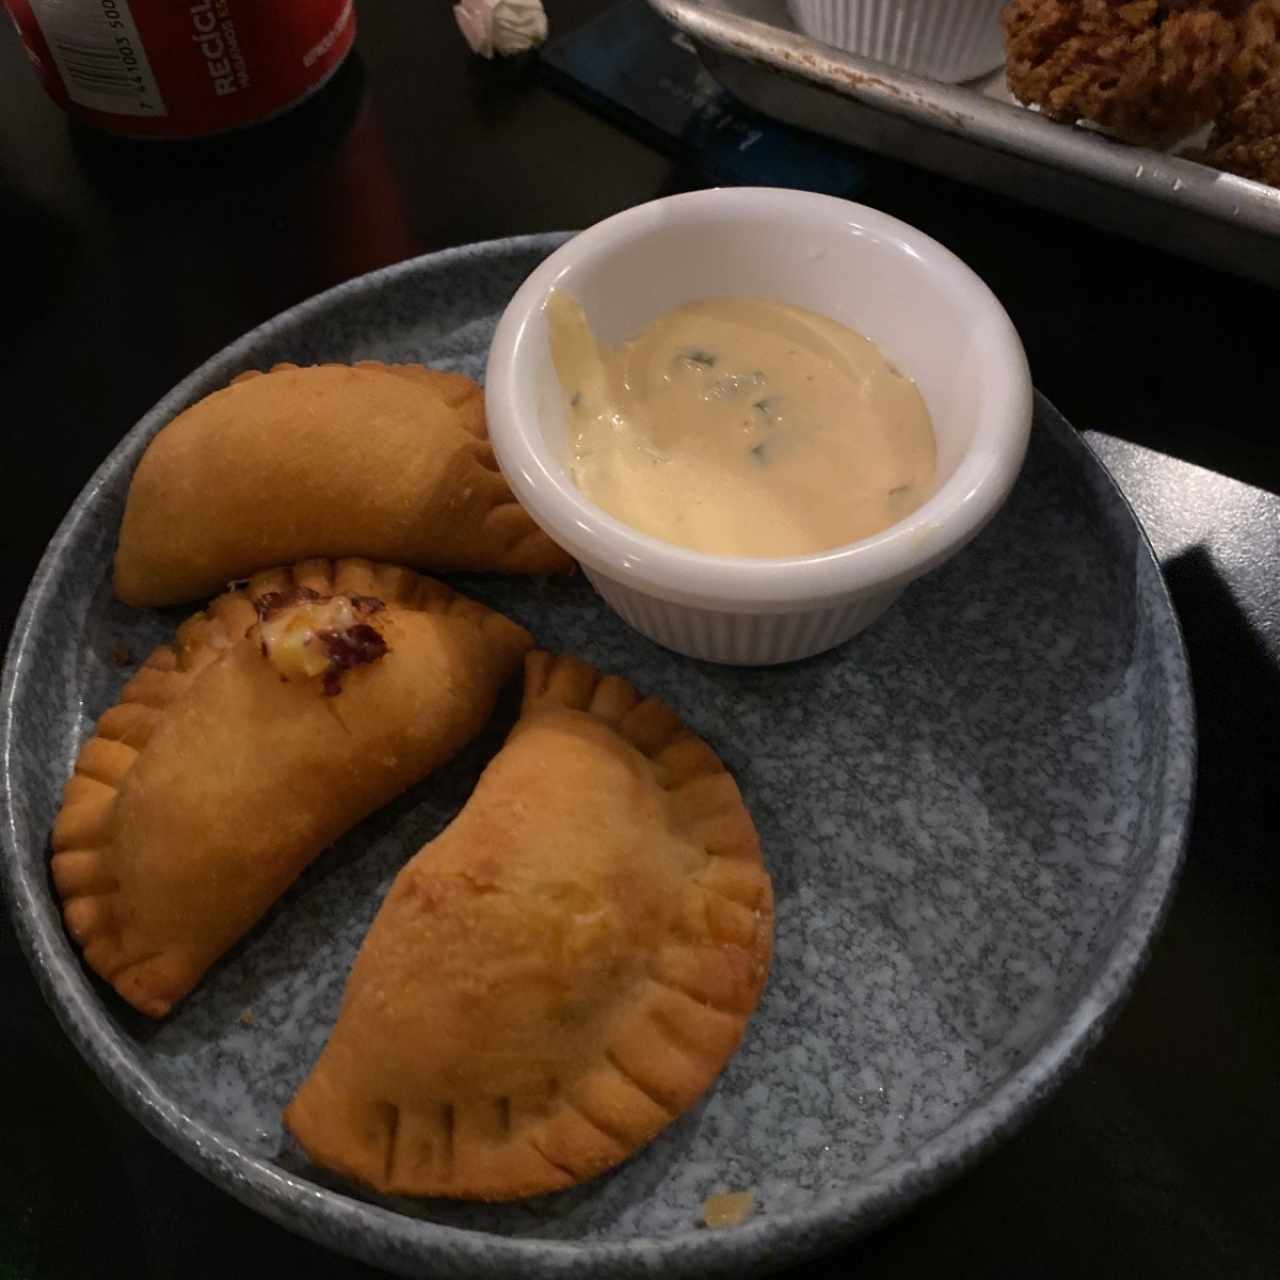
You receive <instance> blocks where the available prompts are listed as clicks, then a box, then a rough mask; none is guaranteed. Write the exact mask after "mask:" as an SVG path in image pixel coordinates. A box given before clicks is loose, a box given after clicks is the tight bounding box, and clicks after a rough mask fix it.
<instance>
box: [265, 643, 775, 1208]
mask: <svg viewBox="0 0 1280 1280" xmlns="http://www.w3.org/2000/svg"><path fill="white" fill-rule="evenodd" d="M525 682H526V687H525V700H524V709H523V714H522V716H521V719H520V720H519V721H518V722H517V724H516V726H515V728H514V729H513V730H512V733H511V736H510V738H509V739H508V741H507V744H506V746H505V747H504V748H503V749H502V751H501V752H499V754H498V755H497V756H496V757H495V758H494V760H493V761H492V763H491V764H490V765H489V767H488V769H487V770H486V771H485V773H484V774H483V776H482V777H481V779H480V781H479V783H478V785H477V787H476V790H475V793H474V794H473V796H472V797H471V799H470V800H469V801H468V803H467V804H466V806H465V807H464V808H463V810H462V812H461V813H460V814H459V815H458V817H457V818H456V819H455V820H454V822H453V823H452V825H451V826H449V827H448V828H447V829H446V830H445V831H444V832H443V833H442V834H441V835H440V836H438V837H437V838H436V839H435V840H433V841H432V842H431V843H430V844H428V845H427V846H426V847H425V848H424V849H423V850H422V851H421V852H420V853H418V854H417V855H416V857H414V858H413V860H412V861H411V862H409V863H408V864H407V865H406V866H405V868H404V869H403V870H402V871H401V872H400V874H399V876H398V877H397V878H396V880H395V883H394V884H393V885H392V887H391V889H390V891H389V893H388V894H387V898H386V900H385V902H384V903H383V905H382V907H381V909H380V910H379V913H378V915H377V917H376V918H375V920H374V922H373V925H372V926H371V928H370V930H369V934H368V937H367V938H366V939H365V942H364V945H363V946H362V948H361V950H360V953H359V954H358V956H357V957H356V961H355V965H354V967H353V969H352V973H351V977H350V980H349V982H348V985H347V991H346V995H345V997H344V1000H343V1005H342V1012H341V1014H340V1016H339V1019H338V1022H337V1025H336V1026H335V1027H334V1030H333V1033H332V1036H331V1037H330V1040H329V1042H328V1044H327V1045H326V1046H325V1049H324V1051H323V1053H322V1054H321V1056H320V1059H319V1061H318V1062H317V1063H316V1066H315V1068H314V1069H313V1071H312V1073H311V1075H310V1076H309V1078H308V1079H307V1080H306V1081H305V1083H304V1084H303V1085H302V1088H301V1089H300V1091H299V1092H298V1095H297V1097H296V1098H294V1100H293V1102H292V1103H290V1105H289V1107H288V1109H287V1110H286V1112H285V1123H286V1125H287V1126H288V1127H289V1129H290V1130H291V1131H292V1132H293V1134H294V1135H295V1136H296V1137H297V1139H298V1141H299V1142H300V1143H301V1144H302V1146H303V1148H304V1149H305V1150H306V1152H307V1153H308V1155H309V1156H310V1157H311V1158H312V1159H313V1160H314V1161H316V1163H318V1164H321V1165H325V1166H327V1167H329V1168H331V1169H334V1170H337V1171H338V1172H340V1173H343V1174H346V1175H347V1176H349V1177H352V1178H354V1179H357V1180H358V1181H360V1182H362V1183H365V1184H367V1185H368V1186H370V1187H373V1188H374V1189H376V1190H378V1191H381V1192H387V1193H393V1194H404V1195H421V1196H426V1195H432V1196H435V1195H439V1196H454V1197H462V1198H468V1199H486V1200H506V1199H514V1198H516V1197H520V1196H529V1195H534V1194H537V1193H540V1192H546V1191H554V1190H557V1189H559V1188H562V1187H568V1186H570V1185H572V1184H573V1183H577V1182H581V1181H584V1180H585V1179H587V1178H591V1177H594V1176H595V1175H596V1174H599V1173H601V1172H603V1171H604V1170H606V1169H608V1168H610V1167H611V1166H613V1165H616V1164H617V1163H618V1162H619V1161H621V1160H624V1159H625V1158H626V1157H627V1156H629V1155H630V1154H631V1153H632V1152H634V1151H635V1150H636V1149H637V1148H639V1147H641V1146H643V1145H644V1144H645V1143H647V1142H648V1141H649V1140H650V1139H652V1138H653V1137H654V1136H655V1135H656V1134H657V1133H658V1132H659V1131H660V1130H661V1129H663V1128H664V1127H665V1126H666V1125H668V1124H669V1123H670V1122H671V1121H672V1120H673V1119H675V1117H676V1116H678V1115H679V1114H680V1113H681V1112H683V1111H684V1110H686V1109H687V1108H688V1107H689V1106H691V1105H692V1104H693V1102H694V1101H695V1100H696V1099H697V1098H698V1096H699V1095H700V1094H702V1093H703V1091H704V1090H705V1089H706V1088H707V1087H708V1086H709V1085H710V1084H711V1082H712V1081H713V1080H714V1079H715V1077H716V1075H717V1074H718V1073H719V1071H720V1070H721V1069H722V1068H723V1066H724V1064H725V1063H726V1061H727V1060H728V1059H729V1057H730V1055H731V1054H732V1053H733V1052H734V1050H735V1049H736V1048H737V1046H738V1043H739V1041H740V1039H741V1037H742V1034H743V1030H744V1028H745V1026H746V1022H747V1018H748V1016H749V1015H750V1014H751V1012H752V1010H753V1009H754V1008H755V1006H756V1004H757V1002H758V1001H759V998H760V995H761V992H762V990H763V988H764V983H765V977H766V973H767V971H768V966H769V956H770V950H771V946H772V938H773V895H772V889H771V886H770V882H769V876H768V873H767V872H766V871H765V868H764V864H763V862H762V860H761V856H760V845H759V840H758V839H757V836H756V831H755V827H754V825H753V824H752V821H751V818H750V816H749V815H748V813H747V811H746V809H745V807H744V806H743V803H742V798H741V796H740V795H739V794H738V788H737V786H736V785H735V784H734V781H733V779H732V778H731V777H730V776H729V774H728V773H727V772H726V771H725V769H724V766H723V765H722V764H721V763H720V761H719V759H718V758H717V757H716V755H715V753H714V752H713V751H712V750H711V748H710V747H708V746H707V745H706V744H705V743H704V742H702V741H701V740H700V739H698V738H696V737H694V736H693V734H691V733H690V732H689V731H688V730H687V729H685V728H684V727H683V726H682V725H681V723H680V721H679V719H678V718H677V717H676V715H675V714H674V713H673V712H672V711H670V710H669V709H668V708H667V707H665V706H664V705H663V704H662V703H660V702H658V701H656V700H654V699H652V698H650V699H645V700H643V701H642V700H641V699H640V697H639V696H638V695H637V694H636V692H635V690H634V689H632V687H631V686H630V685H629V684H627V683H626V681H624V680H621V679H618V678H617V677H614V676H610V677H601V676H600V675H599V674H598V673H597V672H595V671H594V670H593V669H592V668H590V667H588V666H586V665H585V664H584V663H581V662H578V661H576V660H575V659H571V658H553V657H552V656H551V655H550V654H547V653H540V652H539V653H533V654H530V655H529V657H528V658H527V659H526V662H525Z"/></svg>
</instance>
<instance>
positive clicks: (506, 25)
mask: <svg viewBox="0 0 1280 1280" xmlns="http://www.w3.org/2000/svg"><path fill="white" fill-rule="evenodd" d="M453 16H454V17H455V18H456V19H457V20H458V28H459V30H461V32H462V34H463V35H464V36H465V37H466V40H467V43H468V44H469V45H470V46H471V47H472V49H474V50H475V52H476V53H478V54H479V55H480V56H481V57H482V58H492V57H493V55H494V54H495V53H498V54H503V55H506V54H512V53H524V51H525V50H526V49H533V48H536V47H537V46H538V45H540V44H541V43H542V42H543V41H544V40H545V39H546V38H547V15H546V13H545V12H544V10H543V8H542V0H459V3H457V4H455V5H454V6H453Z"/></svg>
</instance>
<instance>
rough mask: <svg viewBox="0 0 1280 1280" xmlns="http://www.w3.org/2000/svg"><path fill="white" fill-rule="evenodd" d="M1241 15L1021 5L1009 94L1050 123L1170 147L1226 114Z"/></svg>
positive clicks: (1087, 4)
mask: <svg viewBox="0 0 1280 1280" xmlns="http://www.w3.org/2000/svg"><path fill="white" fill-rule="evenodd" d="M1239 10H1240V3H1239V0H1217V2H1210V0H1201V2H1199V3H1197V2H1194V0H1129V2H1128V3H1119V4H1117V3H1114V0H1012V3H1011V4H1010V5H1009V6H1008V7H1007V8H1006V9H1005V11H1004V15H1003V19H1002V21H1003V25H1004V36H1005V49H1006V54H1007V71H1008V78H1009V88H1010V89H1011V90H1012V91H1013V93H1014V94H1015V95H1016V96H1017V97H1018V98H1019V99H1020V100H1021V101H1022V102H1025V103H1028V104H1034V105H1036V106H1038V107H1039V108H1040V110H1041V111H1042V112H1043V113H1044V114H1045V115H1046V116H1048V117H1049V118H1050V119H1053V120H1063V121H1067V122H1074V121H1076V120H1089V121H1092V122H1093V123H1095V124H1098V125H1102V126H1103V127H1104V128H1106V129H1108V130H1110V131H1111V132H1112V133H1114V134H1116V135H1118V136H1119V137H1122V138H1125V139H1127V140H1129V141H1131V142H1146V143H1157V144H1159V143H1168V142H1171V141H1173V140H1174V139H1176V138H1178V137H1180V136H1182V135H1184V134H1186V133H1189V132H1191V131H1192V130H1193V129H1195V128H1197V127H1199V126H1200V125H1202V124H1204V123H1206V122H1207V121H1209V120H1212V119H1213V118H1214V117H1215V116H1216V115H1217V114H1218V113H1219V112H1220V111H1221V110H1222V109H1223V106H1224V103H1225V101H1226V99H1225V96H1224V95H1225V91H1226V86H1225V73H1226V71H1227V68H1228V67H1229V65H1230V63H1231V61H1232V59H1233V57H1234V56H1235V54H1236V52H1237V47H1238V43H1239V37H1238V34H1237V28H1236V23H1235V21H1234V20H1233V19H1234V18H1235V17H1236V15H1237V14H1238V12H1239Z"/></svg>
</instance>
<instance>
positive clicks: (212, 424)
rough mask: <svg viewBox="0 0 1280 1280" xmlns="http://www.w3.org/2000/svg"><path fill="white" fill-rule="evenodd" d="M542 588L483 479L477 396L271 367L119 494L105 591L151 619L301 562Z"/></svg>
mask: <svg viewBox="0 0 1280 1280" xmlns="http://www.w3.org/2000/svg"><path fill="white" fill-rule="evenodd" d="M349 555H357V556H368V557H370V558H371V559H374V560H387V561H391V562H393V563H395V564H405V565H411V566H412V567H413V568H415V569H424V570H427V571H428V572H437V573H445V572H450V571H454V570H477V571H488V570H497V571H501V572H504V573H557V572H563V571H565V570H568V569H569V568H570V567H571V566H572V563H573V562H572V561H571V560H570V559H569V557H568V555H566V553H565V552H563V551H561V550H560V548H559V547H557V546H556V545H555V543H553V542H552V541H551V539H550V538H548V537H547V535H546V534H545V533H543V532H542V530H541V529H539V528H538V527H537V526H536V525H535V524H534V523H533V521H532V519H530V517H529V515H528V513H527V512H526V511H525V510H524V508H523V507H522V506H520V504H519V503H518V502H517V501H516V500H515V498H514V497H513V495H512V493H511V490H510V489H509V488H508V487H507V482H506V481H505V480H504V479H503V477H502V474H501V472H499V470H498V464H497V462H496V461H495V460H494V456H493V448H492V446H491V445H490V444H489V441H488V438H487V435H486V431H485V420H484V398H483V393H482V392H481V390H480V388H479V387H478V386H477V385H476V384H475V383H474V382H472V381H471V379H470V378H464V377H462V376H461V375H460V374H456V373H440V372H437V371H435V370H431V369H424V368H422V367H421V366H417V365H377V364H360V365H356V366H354V367H351V366H347V365H315V366H312V367H310V368H304V369H300V368H297V367H296V366H294V365H280V366H277V368H275V369H273V370H272V371H271V372H270V373H267V374H252V373H251V374H248V375H243V374H242V375H241V376H240V377H239V378H237V379H236V380H235V381H234V382H233V383H232V384H231V386H229V387H226V388H224V389H223V390H222V391H215V392H214V393H213V394H212V395H210V396H206V397H205V398H204V399H203V400H201V401H199V402H198V403H196V404H194V405H192V406H191V408H189V409H187V410H185V411H184V412H183V413H180V414H179V415H178V416H177V417H176V418H175V419H174V420H173V421H172V422H171V423H169V425H168V426H166V427H165V428H164V429H163V430H162V431H160V433H159V434H158V435H157V436H156V437H155V439H154V440H152V441H151V443H150V444H149V445H148V446H147V450H146V452H145V453H144V454H143V455H142V460H141V461H140V462H139V463H138V468H137V471H135V473H134V476H133V480H132V482H131V483H130V485H129V497H128V501H127V503H126V506H125V512H124V522H123V524H122V525H121V528H120V545H119V547H118V549H117V551H116V565H115V589H116V594H117V595H118V596H119V597H120V599H121V600H123V601H124V602H125V603H126V604H132V605H167V604H177V603H179V602H181V601H183V600H192V599H195V598H196V597H198V596H207V595H211V594H212V593H213V592H215V591H220V590H222V589H223V588H225V587H226V586H227V584H228V583H229V582H231V581H233V580H235V579H237V578H242V577H246V576H248V575H249V574H251V573H256V572H257V571H258V570H260V569H265V568H268V567H269V566H271V565H277V564H292V563H294V562H296V561H299V560H304V559H307V558H309V557H312V556H349Z"/></svg>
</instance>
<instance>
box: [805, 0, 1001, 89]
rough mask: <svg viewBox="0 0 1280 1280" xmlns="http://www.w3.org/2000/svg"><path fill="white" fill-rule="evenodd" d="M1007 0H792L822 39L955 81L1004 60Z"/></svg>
mask: <svg viewBox="0 0 1280 1280" xmlns="http://www.w3.org/2000/svg"><path fill="white" fill-rule="evenodd" d="M1006 3H1007V0H787V8H788V9H789V10H790V11H791V17H792V18H793V19H794V21H795V24H796V26H798V27H799V28H800V30H801V31H803V32H804V33H805V34H806V35H810V36H812V37H813V38H814V39H815V40H821V41H822V42H823V44H831V45H835V47H836V48H837V49H845V50H847V51H848V52H849V53H856V54H858V55H860V56H861V57H864V58H875V59H876V60H877V61H879V62H887V63H889V64H890V65H891V66H895V67H901V68H902V69H903V70H904V71H911V72H914V73H915V74H916V75H919V76H929V77H931V78H932V79H934V80H944V81H946V82H947V83H949V84H955V83H957V82H958V81H960V80H972V79H973V78H974V76H981V75H985V74H986V73H987V72H988V71H994V70H995V69H996V67H998V66H999V65H1000V64H1001V63H1002V62H1003V61H1004V43H1003V40H1002V38H1001V34H1000V11H1001V10H1002V9H1003V8H1004V7H1005V4H1006Z"/></svg>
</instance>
